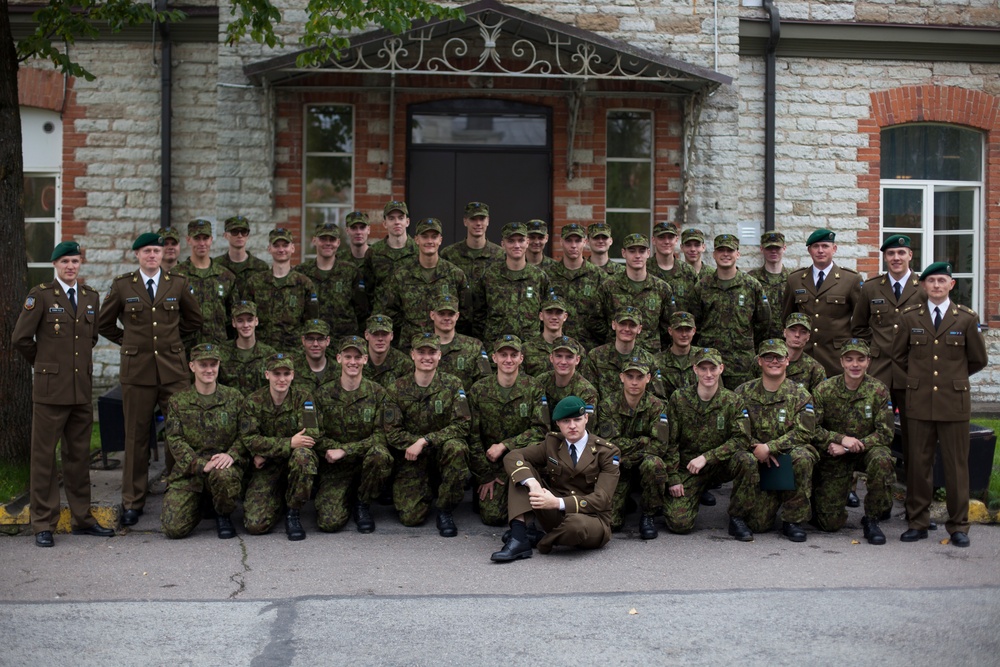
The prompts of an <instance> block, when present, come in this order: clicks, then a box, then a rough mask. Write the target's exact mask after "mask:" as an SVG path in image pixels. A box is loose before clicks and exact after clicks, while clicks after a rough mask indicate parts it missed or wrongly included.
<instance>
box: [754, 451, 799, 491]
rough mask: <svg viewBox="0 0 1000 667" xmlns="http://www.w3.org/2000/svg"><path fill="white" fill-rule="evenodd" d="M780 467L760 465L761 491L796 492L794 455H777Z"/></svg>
mask: <svg viewBox="0 0 1000 667" xmlns="http://www.w3.org/2000/svg"><path fill="white" fill-rule="evenodd" d="M774 458H776V459H777V460H778V465H777V466H775V465H773V464H772V465H770V466H766V465H764V464H763V463H758V464H757V465H758V467H759V468H760V490H761V491H794V490H795V473H794V471H793V470H792V455H791V454H777V455H775V457H774Z"/></svg>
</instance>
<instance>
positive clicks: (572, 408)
mask: <svg viewBox="0 0 1000 667" xmlns="http://www.w3.org/2000/svg"><path fill="white" fill-rule="evenodd" d="M585 414H587V404H586V403H585V402H584V401H583V399H582V398H580V397H579V396H567V397H566V398H564V399H563V400H561V401H559V403H557V404H556V409H555V410H553V412H552V419H553V420H555V421H559V420H560V419H566V418H567V417H582V416H583V415H585Z"/></svg>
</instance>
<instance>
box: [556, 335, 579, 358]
mask: <svg viewBox="0 0 1000 667" xmlns="http://www.w3.org/2000/svg"><path fill="white" fill-rule="evenodd" d="M556 350H568V351H569V352H571V353H572V354H575V355H577V356H580V344H579V343H577V342H576V341H575V340H573V339H572V338H570V337H569V336H560V337H559V338H556V339H555V340H554V341H553V342H552V351H553V352H555V351H556Z"/></svg>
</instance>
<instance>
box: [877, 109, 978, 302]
mask: <svg viewBox="0 0 1000 667" xmlns="http://www.w3.org/2000/svg"><path fill="white" fill-rule="evenodd" d="M881 143H882V145H881V172H882V173H881V189H882V238H883V240H884V239H885V238H887V237H889V236H891V235H893V234H906V235H907V236H909V237H910V239H912V245H913V263H912V268H913V270H914V271H920V270H921V269H922V268H923V267H925V266H927V265H929V264H930V263H932V262H937V261H948V262H951V264H952V270H953V277H954V278H955V282H956V285H955V289H954V290H952V292H951V298H952V300H953V301H955V302H956V303H961V304H964V305H966V306H969V307H970V308H973V309H974V310H976V312H979V311H980V307H979V306H980V303H981V299H982V296H981V295H982V288H983V284H982V278H981V275H982V271H981V267H982V258H981V255H982V246H983V243H982V210H983V171H984V169H983V135H982V133H980V132H977V131H975V130H969V129H966V128H961V127H955V126H950V125H934V124H929V123H914V124H910V125H901V126H898V127H892V128H888V129H885V130H883V131H882V136H881Z"/></svg>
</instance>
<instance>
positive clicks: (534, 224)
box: [527, 218, 549, 236]
mask: <svg viewBox="0 0 1000 667" xmlns="http://www.w3.org/2000/svg"><path fill="white" fill-rule="evenodd" d="M527 227H528V234H539V235H541V236H548V235H549V223H547V222H545V221H544V220H539V219H538V218H535V219H534V220H528V222H527Z"/></svg>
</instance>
